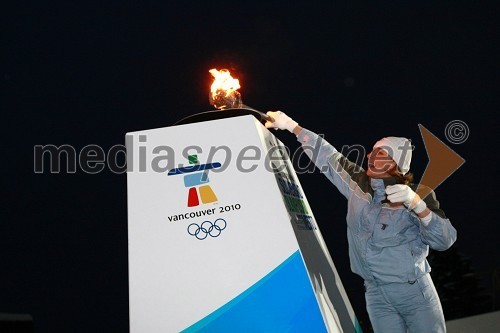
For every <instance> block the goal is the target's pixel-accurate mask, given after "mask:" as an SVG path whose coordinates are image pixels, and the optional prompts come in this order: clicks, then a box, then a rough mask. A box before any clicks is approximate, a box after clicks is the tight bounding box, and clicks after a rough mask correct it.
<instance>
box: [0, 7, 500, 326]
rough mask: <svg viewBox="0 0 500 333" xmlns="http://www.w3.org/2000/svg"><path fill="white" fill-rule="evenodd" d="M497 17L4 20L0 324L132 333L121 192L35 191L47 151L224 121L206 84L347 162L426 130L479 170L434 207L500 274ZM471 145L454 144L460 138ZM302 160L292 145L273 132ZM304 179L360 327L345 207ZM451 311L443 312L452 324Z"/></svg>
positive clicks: (49, 15) (473, 13)
mask: <svg viewBox="0 0 500 333" xmlns="http://www.w3.org/2000/svg"><path fill="white" fill-rule="evenodd" d="M496 9H497V8H496V7H495V5H494V4H493V2H491V3H487V2H481V1H419V2H415V3H412V4H409V3H407V2H401V1H388V0H386V1H376V2H367V3H361V2H359V1H354V2H352V1H345V2H341V1H322V2H295V1H288V2H279V1H267V2H266V3H265V4H264V3H262V4H257V3H249V2H237V3H229V2H228V3H219V2H211V3H208V2H202V3H182V2H162V3H161V4H156V5H152V4H146V3H142V2H138V1H136V2H128V1H127V2H126V1H107V2H93V1H76V2H75V1H72V2H68V1H51V2H48V1H36V2H31V3H30V2H23V3H17V4H14V3H11V4H9V5H8V6H7V7H6V8H4V10H2V14H1V15H2V17H3V18H2V20H1V36H2V37H1V38H2V42H1V45H2V50H1V55H0V57H1V58H0V59H1V69H0V70H1V72H0V74H1V77H0V94H1V101H0V103H1V119H2V125H3V126H2V129H3V140H2V163H0V168H1V169H0V170H1V177H2V178H1V179H2V180H1V186H0V193H1V202H2V204H1V208H2V209H1V213H0V218H1V224H0V254H1V265H0V267H1V270H0V312H4V313H28V314H31V315H32V316H33V318H34V326H35V331H36V332H127V331H128V279H127V269H128V267H127V202H126V198H127V195H126V175H125V174H119V175H117V174H114V173H112V172H110V171H109V169H107V168H106V169H105V170H104V171H102V172H100V173H98V174H94V175H90V174H87V173H85V172H83V171H82V170H81V169H78V170H77V172H76V173H75V174H68V173H66V172H62V173H60V174H50V173H47V172H46V173H44V174H35V173H34V152H33V151H34V148H33V147H34V146H35V145H47V144H53V145H56V146H59V145H63V144H68V145H71V146H73V147H74V148H75V150H76V151H77V152H79V151H80V150H81V149H82V148H83V147H84V146H86V145H89V144H97V145H99V146H101V147H102V148H103V149H104V150H105V151H108V149H109V148H110V147H112V146H113V145H116V144H124V136H125V133H126V132H130V131H136V130H142V129H148V128H157V127H166V126H170V125H172V124H173V123H175V122H176V121H177V120H179V119H181V118H184V117H186V116H188V115H191V114H194V113H198V112H202V111H207V110H211V109H212V107H211V106H210V105H209V104H208V98H207V95H208V89H209V85H210V83H211V81H212V78H211V76H210V74H209V73H208V70H209V69H210V68H228V69H230V70H231V71H232V73H233V75H234V76H235V77H237V78H239V80H240V83H241V85H242V88H241V89H240V92H241V93H242V96H243V100H244V102H245V103H246V104H248V105H250V106H252V107H254V108H257V109H260V110H263V111H266V110H276V109H280V110H283V111H285V112H286V113H287V114H289V115H290V116H292V117H293V118H294V119H295V120H297V121H298V122H299V123H300V124H301V125H302V126H304V127H306V128H309V129H311V130H313V131H315V132H317V133H324V134H325V136H326V138H327V139H328V140H329V141H330V142H331V143H332V144H334V145H335V146H337V148H339V149H340V148H341V147H342V146H343V145H354V144H360V145H362V146H364V147H367V148H368V149H369V148H370V147H372V145H373V143H374V142H375V141H376V140H378V139H379V138H381V137H383V136H389V135H394V136H406V137H410V138H412V139H413V142H414V144H415V145H416V150H415V152H414V158H413V163H412V169H413V171H414V172H415V174H416V176H417V179H418V177H419V176H420V175H421V174H422V172H423V171H424V169H425V166H426V164H427V162H428V159H427V156H426V154H425V149H424V146H423V142H422V139H421V136H420V133H419V130H418V124H419V123H421V124H423V125H424V126H425V127H426V128H427V129H429V130H430V131H431V132H432V133H434V134H435V135H436V136H437V137H438V138H440V139H441V140H443V142H445V143H446V144H448V145H449V146H450V147H451V148H452V149H453V150H455V151H456V152H457V153H458V154H460V155H461V156H462V157H463V158H464V159H465V160H466V163H465V164H464V165H463V166H462V167H461V168H459V169H458V170H457V171H456V172H455V173H454V174H452V175H451V176H450V177H449V178H448V179H447V180H446V181H445V182H444V183H443V184H442V185H441V186H439V187H438V189H437V190H436V192H437V195H438V199H439V200H440V202H441V205H442V208H443V209H444V210H445V212H446V213H447V215H448V216H449V218H450V219H451V221H452V222H453V224H454V225H455V226H456V228H457V229H458V237H459V238H458V240H457V242H456V244H455V245H454V248H456V249H457V250H458V251H459V252H460V253H461V254H462V255H463V256H464V257H465V258H467V260H469V262H470V264H471V265H472V267H473V269H474V270H475V271H478V272H492V271H493V270H494V269H495V268H498V267H499V266H500V260H499V254H500V250H499V249H498V235H499V231H500V228H499V226H498V224H499V221H498V214H495V213H496V212H495V208H496V206H497V205H498V203H497V201H498V176H497V165H498V162H499V160H498V149H499V148H498V143H499V142H498V139H497V133H498V128H499V126H498V122H497V118H496V117H495V114H494V111H497V110H498V94H499V91H498V88H499V84H498V83H499V82H498V75H499V72H498V54H497V53H496V47H497V46H498V45H497V44H498V40H499V26H498V18H497V17H496V15H495V13H496ZM456 119H459V120H462V121H464V122H465V123H466V124H467V125H468V128H469V130H470V135H469V138H468V139H467V140H466V141H465V142H464V143H462V144H451V143H450V142H449V141H447V139H446V136H445V128H446V125H447V124H448V123H449V122H450V121H452V120H456ZM276 135H277V136H278V138H279V139H281V140H282V141H283V142H285V143H286V144H287V145H288V146H289V147H290V148H291V149H292V150H294V149H296V148H297V147H298V144H297V142H296V141H295V140H294V138H293V136H292V135H291V134H289V133H285V132H277V133H276ZM299 179H300V181H301V183H302V186H303V187H304V190H305V193H306V194H307V197H308V201H309V203H310V204H311V206H312V209H313V212H314V214H315V216H316V219H317V221H318V223H319V226H320V228H321V230H322V233H323V236H324V237H325V239H326V241H327V243H328V247H329V249H330V252H331V254H332V257H333V259H334V261H335V263H336V265H337V269H338V271H339V273H340V275H341V278H342V280H343V283H344V286H345V288H346V289H347V291H348V294H349V296H350V297H351V302H352V305H353V307H354V309H355V311H356V314H357V315H358V317H359V318H360V320H361V321H362V324H363V326H364V328H365V330H367V331H368V323H367V321H366V314H365V312H364V311H365V310H364V299H363V292H362V282H361V280H360V279H359V278H358V277H356V276H355V275H354V274H353V273H351V272H350V269H349V263H348V255H347V241H346V237H345V233H346V231H345V229H346V227H345V213H346V204H345V200H344V199H343V197H341V196H340V194H338V193H337V191H336V189H335V188H334V187H333V185H331V184H330V183H329V182H328V181H327V180H326V178H324V177H323V176H322V175H321V174H319V173H318V172H316V173H312V174H303V175H300V176H299ZM446 311H447V309H445V315H446Z"/></svg>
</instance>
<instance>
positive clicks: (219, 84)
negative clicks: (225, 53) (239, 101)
mask: <svg viewBox="0 0 500 333" xmlns="http://www.w3.org/2000/svg"><path fill="white" fill-rule="evenodd" d="M208 72H209V73H210V74H212V76H213V77H214V82H213V83H212V86H211V87H210V91H211V92H212V96H215V95H217V94H218V93H221V91H222V92H224V93H225V95H226V97H227V96H229V95H230V94H231V93H232V92H233V91H236V90H238V89H240V88H241V86H240V81H239V80H238V79H234V78H233V77H232V76H231V73H230V72H229V71H228V70H227V69H221V70H220V71H218V70H216V69H215V68H212V69H211V70H209V71H208Z"/></svg>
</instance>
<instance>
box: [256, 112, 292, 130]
mask: <svg viewBox="0 0 500 333" xmlns="http://www.w3.org/2000/svg"><path fill="white" fill-rule="evenodd" d="M267 115H268V116H270V117H271V118H273V119H274V121H272V122H271V121H266V123H265V124H264V125H265V126H266V128H274V129H280V130H288V131H290V132H292V133H293V130H294V129H295V127H297V125H298V123H297V122H296V121H294V120H293V119H292V118H290V117H289V116H287V115H286V114H285V113H284V112H281V111H276V112H274V111H268V112H267Z"/></svg>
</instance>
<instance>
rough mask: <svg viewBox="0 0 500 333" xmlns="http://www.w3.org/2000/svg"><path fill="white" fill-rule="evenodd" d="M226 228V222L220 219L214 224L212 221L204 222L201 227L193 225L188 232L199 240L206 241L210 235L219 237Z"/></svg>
mask: <svg viewBox="0 0 500 333" xmlns="http://www.w3.org/2000/svg"><path fill="white" fill-rule="evenodd" d="M226 226H227V222H226V220H224V219H221V218H219V219H217V220H215V222H214V223H212V222H210V221H204V222H203V223H202V224H201V225H198V224H196V223H191V224H190V225H189V226H188V227H187V232H188V233H189V234H190V235H191V236H195V237H196V238H198V239H199V240H204V239H205V238H207V237H208V236H209V235H210V236H211V237H219V235H220V233H221V232H222V230H224V229H226Z"/></svg>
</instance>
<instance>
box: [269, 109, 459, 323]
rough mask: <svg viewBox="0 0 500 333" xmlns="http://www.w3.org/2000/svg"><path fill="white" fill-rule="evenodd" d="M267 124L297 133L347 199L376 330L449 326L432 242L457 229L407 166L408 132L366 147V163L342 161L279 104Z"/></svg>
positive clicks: (354, 258) (355, 258)
mask: <svg viewBox="0 0 500 333" xmlns="http://www.w3.org/2000/svg"><path fill="white" fill-rule="evenodd" d="M267 114H268V115H269V116H271V117H272V118H273V119H274V121H273V122H269V121H268V122H266V124H265V125H266V127H267V128H275V129H282V130H288V131H290V132H292V133H294V134H295V135H296V136H297V139H298V141H299V142H300V143H301V144H302V147H303V148H306V147H307V149H304V150H305V152H306V154H308V156H309V157H310V158H311V159H312V160H313V162H314V163H315V165H316V166H317V167H318V168H319V169H320V170H321V171H322V172H323V173H324V174H325V176H326V177H327V178H328V179H329V180H330V181H331V182H332V183H333V184H334V185H335V186H336V187H337V189H338V190H339V191H340V192H341V193H342V194H343V195H344V196H345V197H346V198H347V201H348V202H347V236H348V241H349V258H350V262H351V269H352V271H353V272H354V273H356V274H358V275H360V276H361V277H362V278H363V279H364V280H365V282H364V284H365V290H366V293H365V299H366V306H367V311H368V314H369V316H370V321H371V323H372V326H373V329H374V330H375V332H380V333H392V332H394V333H403V332H411V333H431V332H446V327H445V321H444V316H443V310H442V307H441V303H440V301H439V297H438V295H437V292H436V289H435V287H434V284H433V282H432V279H431V277H430V275H429V272H430V266H429V264H428V262H427V260H426V257H427V255H428V253H429V247H430V248H432V249H435V250H440V251H443V250H446V249H448V248H449V247H450V246H451V245H452V244H453V243H454V242H455V240H456V230H455V228H454V227H453V226H452V225H451V223H450V221H449V220H448V219H447V218H446V217H445V214H444V212H443V211H442V210H441V209H440V208H439V202H438V201H437V200H436V196H435V194H434V192H432V191H430V194H429V195H427V196H426V197H425V198H424V199H423V200H422V199H421V198H420V197H419V196H418V194H416V193H415V191H416V185H415V184H413V183H411V181H412V178H413V177H412V174H411V173H410V172H409V169H410V162H411V144H410V141H409V140H408V139H405V138H398V137H387V138H383V139H381V140H380V141H378V142H377V143H375V145H374V147H373V151H372V152H371V153H369V154H368V170H366V171H365V170H363V168H361V167H360V166H358V165H356V164H354V163H352V162H350V161H349V160H347V159H346V158H345V157H344V156H343V155H342V154H340V153H339V152H338V151H337V150H336V149H335V148H334V147H333V146H332V145H330V144H329V143H328V142H327V141H326V140H323V139H322V138H321V137H319V136H318V135H317V134H315V133H313V132H311V131H309V130H307V129H304V128H302V127H301V126H299V125H298V123H297V122H295V121H294V120H293V119H291V118H290V117H289V116H287V115H286V114H285V113H283V112H281V111H277V112H272V111H269V112H268V113H267Z"/></svg>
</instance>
